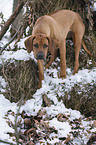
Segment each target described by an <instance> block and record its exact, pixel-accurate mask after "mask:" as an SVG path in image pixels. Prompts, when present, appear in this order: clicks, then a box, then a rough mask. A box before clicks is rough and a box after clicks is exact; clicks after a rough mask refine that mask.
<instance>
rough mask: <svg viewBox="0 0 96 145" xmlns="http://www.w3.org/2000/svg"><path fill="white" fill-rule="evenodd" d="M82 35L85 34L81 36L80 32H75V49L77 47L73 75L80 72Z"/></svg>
mask: <svg viewBox="0 0 96 145" xmlns="http://www.w3.org/2000/svg"><path fill="white" fill-rule="evenodd" d="M82 37H83V35H81V36H80V33H75V34H74V36H73V42H74V49H75V62H74V72H73V75H74V74H75V73H77V72H78V68H79V53H80V49H81V43H82Z"/></svg>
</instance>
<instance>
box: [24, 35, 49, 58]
mask: <svg viewBox="0 0 96 145" xmlns="http://www.w3.org/2000/svg"><path fill="white" fill-rule="evenodd" d="M49 39H50V38H49V37H45V36H42V35H36V36H30V37H29V38H28V39H26V40H25V46H26V48H27V51H28V53H30V52H31V51H33V52H34V55H35V58H36V59H37V60H38V59H40V60H45V59H46V56H47V52H48V47H49Z"/></svg>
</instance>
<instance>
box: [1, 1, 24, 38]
mask: <svg viewBox="0 0 96 145" xmlns="http://www.w3.org/2000/svg"><path fill="white" fill-rule="evenodd" d="M23 6H24V1H23V0H21V2H20V3H19V4H18V6H17V8H16V9H15V11H14V13H13V14H12V15H11V16H10V18H9V19H8V20H7V22H6V23H5V25H4V27H3V28H2V30H1V32H0V40H1V39H2V37H3V36H4V34H5V33H6V31H7V30H8V28H9V26H10V25H11V24H12V22H13V21H14V20H15V18H16V17H17V15H18V14H19V12H20V11H21V9H22V8H23Z"/></svg>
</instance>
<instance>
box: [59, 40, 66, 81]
mask: <svg viewBox="0 0 96 145" xmlns="http://www.w3.org/2000/svg"><path fill="white" fill-rule="evenodd" d="M59 49H60V67H61V72H60V78H66V39H64V41H63V42H61V43H60V48H59Z"/></svg>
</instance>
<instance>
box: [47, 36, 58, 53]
mask: <svg viewBox="0 0 96 145" xmlns="http://www.w3.org/2000/svg"><path fill="white" fill-rule="evenodd" d="M46 38H47V39H48V43H49V52H50V53H51V54H52V53H53V51H54V49H56V48H57V41H56V40H54V39H52V38H51V37H50V36H49V37H46Z"/></svg>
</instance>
